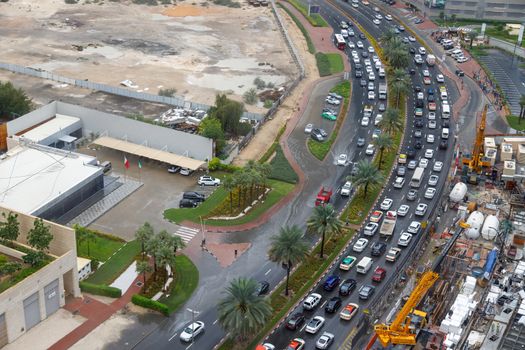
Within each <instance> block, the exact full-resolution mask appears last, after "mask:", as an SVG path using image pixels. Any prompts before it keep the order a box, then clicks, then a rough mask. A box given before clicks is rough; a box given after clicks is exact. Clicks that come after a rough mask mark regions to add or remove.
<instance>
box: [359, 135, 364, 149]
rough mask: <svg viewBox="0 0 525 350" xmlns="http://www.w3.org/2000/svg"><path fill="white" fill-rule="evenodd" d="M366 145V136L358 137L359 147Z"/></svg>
mask: <svg viewBox="0 0 525 350" xmlns="http://www.w3.org/2000/svg"><path fill="white" fill-rule="evenodd" d="M364 145H365V138H364V137H359V138H357V147H363V146H364Z"/></svg>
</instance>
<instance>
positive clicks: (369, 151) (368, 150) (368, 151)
mask: <svg viewBox="0 0 525 350" xmlns="http://www.w3.org/2000/svg"><path fill="white" fill-rule="evenodd" d="M375 151H376V148H375V147H374V145H372V144H370V145H368V146H366V151H365V154H366V155H367V156H373V155H374V152H375Z"/></svg>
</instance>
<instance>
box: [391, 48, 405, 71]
mask: <svg viewBox="0 0 525 350" xmlns="http://www.w3.org/2000/svg"><path fill="white" fill-rule="evenodd" d="M388 62H390V65H391V66H392V68H394V69H405V68H407V67H408V63H409V62H410V56H409V54H408V52H407V51H406V48H404V47H398V48H395V49H393V50H391V51H390V52H389V56H388Z"/></svg>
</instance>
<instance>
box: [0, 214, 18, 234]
mask: <svg viewBox="0 0 525 350" xmlns="http://www.w3.org/2000/svg"><path fill="white" fill-rule="evenodd" d="M2 216H3V217H4V222H0V239H2V240H3V241H16V239H17V238H18V235H19V234H20V223H19V222H18V214H14V213H12V212H9V213H8V214H7V215H6V214H5V213H2Z"/></svg>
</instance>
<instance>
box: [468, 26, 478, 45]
mask: <svg viewBox="0 0 525 350" xmlns="http://www.w3.org/2000/svg"><path fill="white" fill-rule="evenodd" d="M467 35H468V38H469V39H470V48H471V49H472V44H474V39H476V38H477V37H478V32H477V31H475V30H471V31H470V32H468V34H467Z"/></svg>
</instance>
